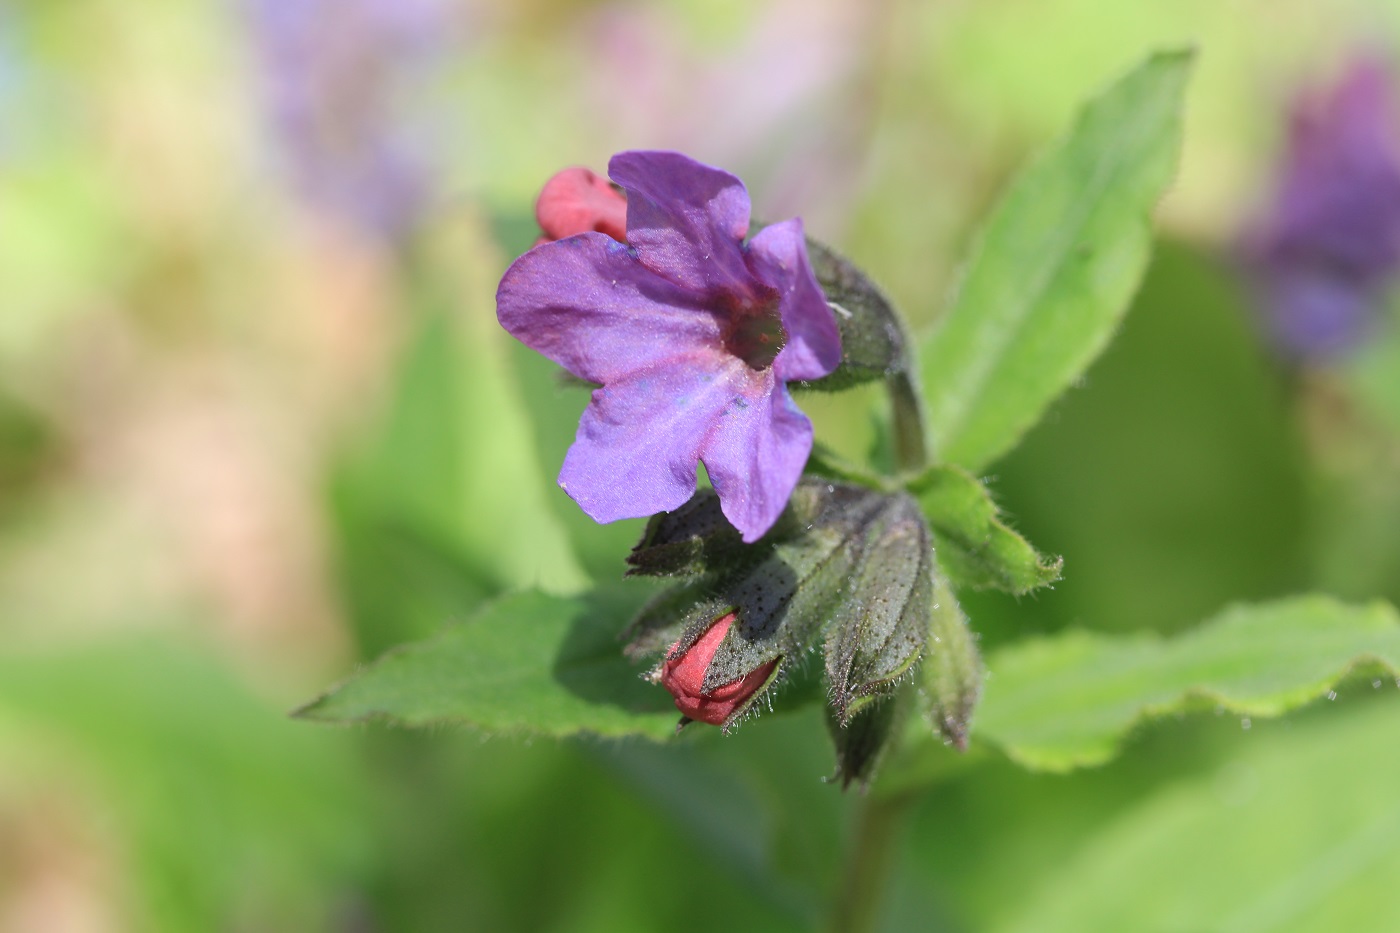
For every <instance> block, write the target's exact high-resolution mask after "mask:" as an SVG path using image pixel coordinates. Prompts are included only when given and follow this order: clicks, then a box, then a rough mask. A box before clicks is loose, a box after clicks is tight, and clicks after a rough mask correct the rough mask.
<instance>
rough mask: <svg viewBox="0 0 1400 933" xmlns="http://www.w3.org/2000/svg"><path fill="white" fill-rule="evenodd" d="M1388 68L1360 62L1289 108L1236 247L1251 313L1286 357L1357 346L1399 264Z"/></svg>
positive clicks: (1399, 189)
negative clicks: (1274, 162)
mask: <svg viewBox="0 0 1400 933" xmlns="http://www.w3.org/2000/svg"><path fill="white" fill-rule="evenodd" d="M1395 113H1396V111H1395V99H1394V97H1393V95H1392V91H1391V80H1390V74H1389V72H1388V71H1387V70H1386V69H1385V68H1384V67H1383V66H1381V65H1380V64H1379V63H1377V62H1375V61H1372V60H1366V59H1363V60H1360V61H1358V62H1357V63H1356V64H1354V65H1353V66H1352V68H1351V69H1350V70H1349V71H1348V72H1347V74H1346V75H1345V76H1344V77H1343V78H1342V80H1341V81H1340V82H1339V83H1338V84H1337V85H1336V86H1335V87H1334V88H1332V89H1331V90H1330V92H1328V93H1324V94H1320V95H1311V96H1304V97H1303V98H1301V99H1300V100H1299V101H1298V103H1297V105H1296V106H1295V109H1294V113H1293V121H1292V125H1291V128H1290V134H1289V148H1288V151H1287V154H1286V155H1285V158H1284V164H1283V169H1282V172H1281V175H1280V178H1279V181H1278V183H1277V186H1276V190H1275V194H1274V201H1273V204H1272V205H1271V207H1270V209H1269V210H1268V212H1267V213H1266V215H1265V216H1264V218H1263V220H1262V222H1261V223H1260V224H1259V225H1258V226H1257V227H1256V229H1255V230H1254V231H1253V232H1252V233H1251V235H1250V236H1249V238H1248V241H1247V244H1246V249H1247V258H1248V263H1249V266H1250V271H1251V274H1252V277H1253V278H1254V280H1255V283H1256V287H1257V290H1258V296H1259V301H1260V305H1261V312H1262V314H1263V316H1264V320H1265V324H1266V326H1267V327H1268V328H1269V330H1270V333H1271V336H1272V337H1273V338H1274V340H1275V342H1276V343H1277V344H1278V346H1279V347H1280V349H1281V350H1282V351H1283V352H1285V353H1287V354H1288V355H1290V356H1297V357H1305V356H1329V355H1335V354H1338V353H1342V352H1345V351H1346V350H1348V349H1351V348H1353V347H1355V346H1356V345H1357V344H1359V343H1360V342H1361V341H1362V340H1363V339H1364V338H1365V337H1366V335H1367V333H1368V332H1369V330H1370V328H1371V326H1372V324H1373V323H1374V321H1375V318H1376V317H1377V316H1378V314H1379V309H1380V305H1381V302H1382V301H1383V299H1384V293H1385V290H1386V289H1387V288H1388V287H1389V285H1390V284H1391V281H1392V279H1393V277H1394V275H1395V273H1396V272H1397V270H1398V269H1400V155H1397V149H1396V145H1395V143H1396V122H1395Z"/></svg>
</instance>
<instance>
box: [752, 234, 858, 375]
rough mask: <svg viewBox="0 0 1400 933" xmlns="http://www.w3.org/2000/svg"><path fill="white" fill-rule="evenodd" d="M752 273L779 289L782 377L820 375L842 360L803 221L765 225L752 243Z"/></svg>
mask: <svg viewBox="0 0 1400 933" xmlns="http://www.w3.org/2000/svg"><path fill="white" fill-rule="evenodd" d="M749 264H750V267H751V268H752V269H753V271H754V274H755V275H756V276H757V277H758V278H759V279H760V280H761V281H762V282H763V283H764V284H766V285H768V286H770V287H772V288H775V289H777V291H778V296H779V298H778V312H779V314H780V315H781V316H782V320H783V330H784V331H785V332H786V334H787V343H786V345H784V347H783V350H782V352H781V353H779V354H778V358H777V359H776V360H774V361H773V366H774V371H775V372H776V374H777V376H778V378H779V379H781V380H783V381H784V382H791V381H794V380H800V379H820V378H821V377H822V376H825V375H828V374H829V373H830V372H831V371H832V370H834V369H835V368H836V367H837V366H838V365H839V364H840V362H841V333H840V331H839V330H837V327H836V315H835V314H833V313H832V311H831V306H830V305H828V304H827V303H826V295H825V294H823V293H822V288H821V286H820V285H818V284H817V277H816V276H815V275H814V274H813V273H812V265H811V262H810V261H809V260H808V258H807V240H806V237H805V236H804V234H803V232H802V221H801V220H798V219H795V218H794V219H793V220H785V221H783V222H782V223H780V224H773V225H772V226H768V227H764V228H763V229H762V230H760V231H759V232H758V235H757V236H755V237H754V238H753V240H752V241H750V243H749Z"/></svg>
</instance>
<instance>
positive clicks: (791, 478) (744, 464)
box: [700, 370, 812, 542]
mask: <svg viewBox="0 0 1400 933" xmlns="http://www.w3.org/2000/svg"><path fill="white" fill-rule="evenodd" d="M762 375H763V377H764V381H765V382H767V383H768V386H767V388H766V390H764V389H763V388H760V389H759V391H758V392H757V393H756V394H755V395H752V396H741V397H738V398H736V399H734V402H733V404H731V405H730V406H729V408H727V409H726V410H725V412H724V417H723V419H722V420H721V421H720V423H719V425H718V426H717V427H716V429H715V431H714V432H713V433H712V434H711V435H710V437H709V439H708V440H707V441H706V443H705V446H704V449H703V450H701V451H700V459H701V460H703V461H704V462H705V469H706V470H707V471H708V472H709V474H710V482H711V483H713V484H714V487H715V492H717V493H718V494H719V501H720V508H721V510H722V511H723V512H724V516H725V518H727V519H729V522H730V524H732V525H733V526H734V527H735V528H737V529H739V531H740V532H741V533H742V534H743V536H744V540H745V541H748V542H753V541H757V540H758V539H759V538H761V537H763V535H764V533H765V532H767V531H768V529H769V528H771V527H773V523H774V522H775V521H777V520H778V516H779V515H781V514H782V511H783V509H784V508H785V507H786V506H787V501H788V498H789V497H790V496H791V495H792V490H793V488H794V487H795V486H796V485H797V481H798V479H800V478H801V476H802V468H803V467H804V466H806V464H807V455H808V454H809V453H811V452H812V422H811V421H809V420H808V419H807V416H806V415H804V414H802V412H800V411H798V410H797V406H796V405H794V404H793V401H792V397H791V396H790V395H788V391H787V388H786V387H785V386H782V385H779V384H776V383H775V382H773V381H772V380H773V374H772V372H771V370H770V371H769V372H767V373H764V374H762Z"/></svg>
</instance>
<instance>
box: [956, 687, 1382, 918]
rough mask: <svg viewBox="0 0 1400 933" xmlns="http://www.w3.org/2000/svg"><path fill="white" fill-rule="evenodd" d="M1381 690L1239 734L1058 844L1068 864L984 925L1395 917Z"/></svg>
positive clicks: (1063, 862)
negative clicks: (1177, 777)
mask: <svg viewBox="0 0 1400 933" xmlns="http://www.w3.org/2000/svg"><path fill="white" fill-rule="evenodd" d="M1392 690H1393V688H1392ZM1367 692H1370V691H1367ZM1376 700H1377V702H1374V703H1370V702H1366V703H1362V702H1354V703H1351V704H1349V707H1350V708H1348V709H1346V710H1343V709H1336V710H1328V711H1327V712H1328V715H1326V716H1322V717H1318V718H1315V719H1313V720H1312V721H1311V722H1306V723H1301V724H1299V725H1297V726H1294V727H1293V728H1292V729H1290V730H1288V731H1283V730H1277V731H1276V732H1274V733H1273V734H1264V735H1261V734H1260V730H1258V729H1255V730H1253V731H1252V732H1249V733H1242V734H1241V737H1240V740H1239V744H1240V745H1241V746H1244V747H1243V748H1241V749H1240V754H1238V755H1236V756H1232V757H1230V758H1229V759H1227V760H1226V761H1225V762H1223V763H1222V764H1221V765H1220V766H1219V767H1218V768H1216V769H1214V770H1213V771H1212V772H1210V773H1206V774H1203V775H1200V776H1193V777H1192V778H1190V779H1189V780H1185V781H1181V782H1178V783H1175V784H1169V785H1167V786H1165V787H1164V788H1162V789H1160V790H1158V791H1157V792H1155V793H1153V794H1151V795H1150V796H1147V797H1145V798H1143V799H1142V800H1141V801H1139V802H1138V803H1137V804H1136V805H1135V806H1133V807H1132V808H1131V809H1129V810H1128V811H1127V812H1125V813H1124V814H1123V815H1122V816H1121V817H1119V818H1118V819H1116V820H1114V821H1112V822H1110V823H1108V824H1107V825H1106V826H1104V827H1103V828H1102V829H1101V830H1099V831H1098V832H1097V833H1095V834H1094V835H1093V836H1091V837H1090V838H1089V839H1088V841H1087V842H1086V843H1085V844H1083V845H1082V846H1080V847H1079V848H1078V849H1077V851H1076V850H1071V851H1065V852H1061V853H1060V856H1059V865H1058V867H1057V868H1056V869H1054V870H1052V871H1050V872H1048V873H1046V874H1044V875H1042V876H1040V877H1039V878H1037V879H1036V882H1035V884H1034V885H1032V886H1031V887H1030V888H1029V889H1028V890H1026V891H1025V892H1024V895H1025V896H1021V897H1017V898H1016V899H1015V902H1016V903H1015V904H1014V905H1008V906H1009V907H1010V908H1011V910H1012V911H1013V913H1012V916H1010V917H1009V918H1007V920H1006V922H1003V923H997V924H987V925H985V926H983V927H982V929H992V930H995V931H997V933H1080V931H1083V930H1153V931H1164V933H1165V931H1183V933H1184V931H1188V930H1199V931H1206V930H1210V931H1213V933H1265V931H1267V933H1332V931H1336V930H1366V929H1387V928H1389V927H1391V926H1393V925H1394V922H1393V918H1394V916H1395V904H1396V896H1395V880H1396V879H1397V878H1400V846H1397V845H1396V844H1395V840H1396V838H1397V836H1400V795H1397V794H1396V793H1395V789H1396V788H1397V787H1400V743H1397V742H1396V741H1395V736H1396V735H1397V734H1400V703H1397V702H1395V697H1393V696H1388V697H1377V698H1376ZM1338 705H1339V706H1340V705H1341V704H1338ZM1384 918H1391V919H1389V920H1387V919H1384Z"/></svg>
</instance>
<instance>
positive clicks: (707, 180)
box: [608, 152, 753, 295]
mask: <svg viewBox="0 0 1400 933" xmlns="http://www.w3.org/2000/svg"><path fill="white" fill-rule="evenodd" d="M608 174H609V175H610V176H611V177H612V179H613V181H615V182H617V183H618V184H619V185H621V186H622V187H623V188H624V189H626V191H627V242H628V244H630V245H631V246H633V247H634V248H635V249H636V250H637V255H638V257H639V258H640V259H641V261H642V263H643V264H644V265H645V266H647V268H649V269H651V270H653V271H654V272H656V273H657V274H659V275H663V276H665V277H666V278H668V279H670V280H671V281H672V282H674V283H676V284H677V285H680V286H681V287H683V288H686V289H689V290H690V291H692V292H710V293H714V292H727V293H730V294H742V295H747V294H749V293H751V292H752V290H753V281H752V276H751V275H750V274H749V271H748V268H747V266H746V265H745V263H744V255H743V251H742V249H741V248H740V243H741V242H742V241H743V238H744V235H745V234H746V233H748V229H749V193H748V190H747V189H745V188H744V183H743V182H741V181H740V180H739V179H737V178H735V177H734V176H733V175H731V174H729V173H728V172H724V171H721V170H719V169H717V168H711V167H710V166H708V165H702V164H701V163H699V162H696V161H695V160H694V159H691V158H689V157H687V156H683V155H681V154H680V153H678V152H622V153H618V154H617V155H615V156H613V157H612V161H610V162H609V163H608Z"/></svg>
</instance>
